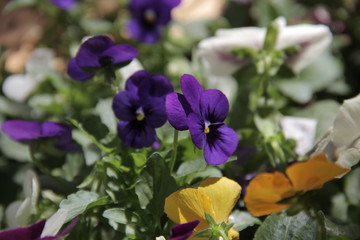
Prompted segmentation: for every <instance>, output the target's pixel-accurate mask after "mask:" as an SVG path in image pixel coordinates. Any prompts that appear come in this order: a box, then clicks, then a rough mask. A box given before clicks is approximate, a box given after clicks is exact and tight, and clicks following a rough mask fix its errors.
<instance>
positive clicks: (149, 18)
mask: <svg viewBox="0 0 360 240" xmlns="http://www.w3.org/2000/svg"><path fill="white" fill-rule="evenodd" d="M144 18H145V21H146V22H147V23H148V24H153V23H155V21H156V13H155V11H154V10H152V9H146V11H145V14H144Z"/></svg>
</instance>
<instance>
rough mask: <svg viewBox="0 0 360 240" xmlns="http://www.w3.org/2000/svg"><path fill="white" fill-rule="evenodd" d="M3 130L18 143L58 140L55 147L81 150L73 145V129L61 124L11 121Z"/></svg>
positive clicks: (3, 126)
mask: <svg viewBox="0 0 360 240" xmlns="http://www.w3.org/2000/svg"><path fill="white" fill-rule="evenodd" d="M1 129H2V131H3V132H4V133H5V134H6V135H7V136H8V137H9V138H11V139H12V140H13V141H16V142H27V141H32V140H38V139H44V138H45V139H46V138H53V139H57V142H56V143H55V147H57V148H59V149H61V150H64V151H78V150H79V148H78V147H77V146H75V145H73V144H72V143H71V141H72V136H71V129H70V128H69V127H68V126H66V125H64V124H61V123H56V122H43V123H39V122H32V121H24V120H9V121H5V122H4V123H3V124H2V126H1Z"/></svg>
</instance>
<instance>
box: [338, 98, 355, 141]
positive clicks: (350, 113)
mask: <svg viewBox="0 0 360 240" xmlns="http://www.w3.org/2000/svg"><path fill="white" fill-rule="evenodd" d="M359 133H360V95H358V96H356V97H354V98H351V99H348V100H345V101H344V103H343V104H342V105H341V107H340V112H339V114H338V115H337V116H336V118H335V120H334V126H333V134H332V139H333V141H334V143H335V145H336V146H337V147H342V146H344V147H346V146H349V145H350V144H352V143H353V141H354V140H355V139H357V138H358V137H359Z"/></svg>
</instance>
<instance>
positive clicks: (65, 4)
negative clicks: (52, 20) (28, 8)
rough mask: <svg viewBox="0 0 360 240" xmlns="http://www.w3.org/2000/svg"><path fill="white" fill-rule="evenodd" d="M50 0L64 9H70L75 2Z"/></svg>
mask: <svg viewBox="0 0 360 240" xmlns="http://www.w3.org/2000/svg"><path fill="white" fill-rule="evenodd" d="M50 2H51V3H52V4H54V5H56V6H57V7H59V8H61V9H64V10H69V9H71V8H72V7H74V5H75V3H76V1H75V0H50Z"/></svg>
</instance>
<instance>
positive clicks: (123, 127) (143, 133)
mask: <svg viewBox="0 0 360 240" xmlns="http://www.w3.org/2000/svg"><path fill="white" fill-rule="evenodd" d="M172 91H173V87H172V85H171V83H170V81H169V80H168V79H167V78H166V77H164V76H162V75H157V74H154V75H152V74H149V73H148V72H146V71H138V72H136V73H135V74H133V75H132V76H131V77H130V78H129V79H128V81H127V83H126V86H125V90H124V91H121V92H119V93H118V94H117V95H116V96H115V97H114V101H113V110H114V113H115V115H116V117H117V118H119V119H120V120H121V121H120V122H119V124H118V135H119V137H120V138H121V139H122V140H123V141H124V144H125V145H126V146H129V147H133V148H141V147H149V146H151V145H152V144H153V143H154V142H155V141H156V139H157V138H156V132H155V128H158V127H161V126H162V125H164V123H165V122H166V112H165V95H166V94H167V93H169V92H172Z"/></svg>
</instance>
